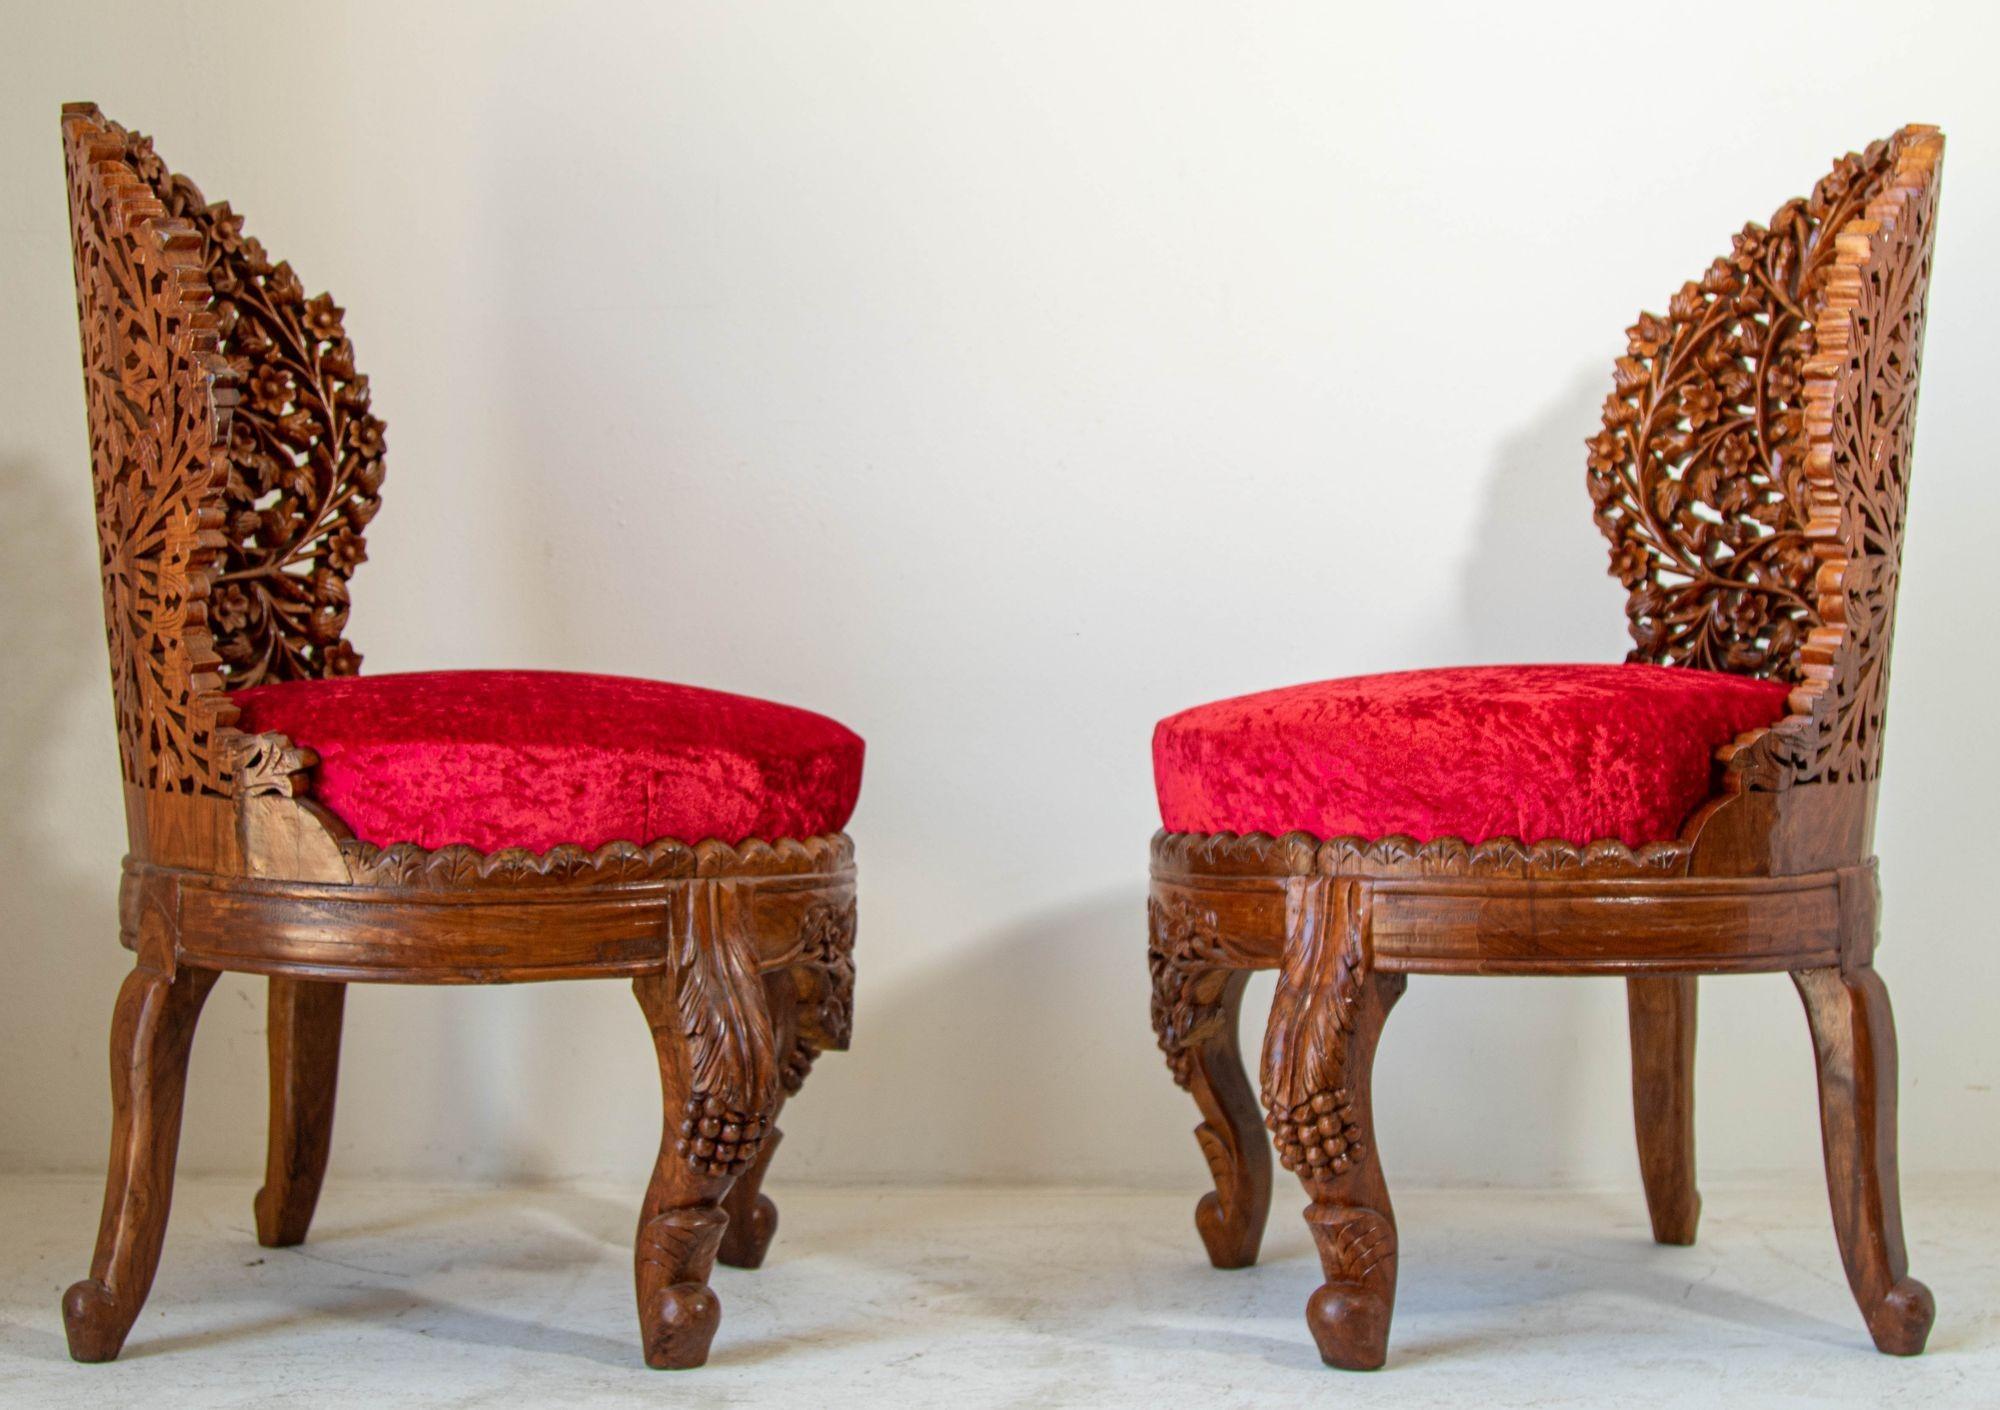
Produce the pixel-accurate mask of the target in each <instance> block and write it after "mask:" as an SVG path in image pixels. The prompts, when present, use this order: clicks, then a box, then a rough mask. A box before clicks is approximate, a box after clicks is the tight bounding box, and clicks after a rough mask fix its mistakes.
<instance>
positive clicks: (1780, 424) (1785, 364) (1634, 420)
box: [1588, 142, 1891, 679]
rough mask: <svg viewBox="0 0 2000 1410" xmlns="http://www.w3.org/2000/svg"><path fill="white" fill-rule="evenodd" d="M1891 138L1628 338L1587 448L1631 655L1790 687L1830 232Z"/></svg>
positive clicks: (1812, 567) (1803, 609) (1801, 621)
mask: <svg viewBox="0 0 2000 1410" xmlns="http://www.w3.org/2000/svg"><path fill="white" fill-rule="evenodd" d="M1890 165H1891V151H1890V144H1889V143H1886V142H1878V143H1876V144H1874V145H1873V146H1871V147H1869V148H1868V150H1867V151H1866V152H1864V153H1860V154H1850V155H1848V156H1846V157H1843V158H1841V159H1840V160H1839V161H1838V162H1836V163H1835V164H1834V168H1833V170H1832V171H1831V172H1830V173H1829V174H1828V175H1827V177H1826V178H1825V180H1823V181H1821V182H1820V183H1819V185H1818V186H1817V187H1815V188H1814V190H1813V193H1812V196H1811V197H1810V198H1808V199H1804V200H1792V201H1788V202H1787V203H1786V204H1785V205H1783V206H1781V207H1779V209H1778V211H1777V213H1776V214H1775V215H1774V216H1772V218H1771V223H1770V225H1769V226H1768V227H1765V226H1760V225H1755V224H1752V225H1746V226H1745V227H1744V228H1743V230H1742V231H1741V232H1740V233H1739V234H1738V235H1737V236H1736V238H1735V241H1734V247H1733V248H1732V250H1731V252H1730V254H1729V255H1727V256H1726V257H1724V258H1722V259H1718V260H1716V261H1715V262H1714V263H1713V264H1712V265H1710V266H1709V268H1708V271H1707V272H1706V273H1705V274H1704V275H1703V276H1702V277H1701V278H1700V279H1699V280H1694V281H1690V282H1689V283H1687V284H1684V285H1682V287H1681V289H1680V291H1679V292H1678V293H1676V294H1675V295H1674V297H1673V299H1672V300H1671V301H1670V302H1669V303H1668V305H1667V314H1666V316H1665V317H1660V316H1659V315H1656V314H1652V313H1644V314H1641V315H1640V316H1639V320H1638V321H1637V322H1636V323H1634V324H1633V325H1632V327H1631V328H1630V329H1629V330H1627V345H1626V355H1625V356H1624V357H1622V358H1620V359H1618V362H1617V366H1616V369H1615V371H1614V374H1613V388H1612V391H1611V394H1610V395H1609V396H1608V397H1607V398H1606V400H1605V403H1604V429H1603V430H1602V431H1600V432H1599V433H1598V434H1597V435H1596V436H1595V437H1593V438H1592V439H1591V440H1590V441H1589V443H1588V444H1589V450H1590V457H1589V485H1590V495H1591V501H1592V503H1593V504H1594V505H1595V507H1596V520H1597V524H1598V527H1599V528H1600V529H1601V530H1602V531H1603V532H1604V534H1605V536H1606V537H1607V538H1608V539H1609V540H1610V544H1611V571H1612V574H1613V576H1615V577H1616V578H1617V579H1618V581H1619V582H1620V583H1622V584H1623V585H1624V586H1625V588H1626V589H1627V591H1628V593H1629V594H1630V596H1629V599H1628V601H1627V604H1626V612H1627V616H1628V617H1629V618H1630V620H1631V630H1632V639H1633V642H1634V649H1633V651H1632V653H1631V659H1632V660H1635V661H1648V662H1658V663H1678V664H1684V665H1691V666H1699V667H1704V668H1707V669H1711V670H1726V671H1734V672H1737V673H1739V674H1744V675H1756V676H1768V677H1776V678H1779V679H1789V678H1793V677H1795V676H1796V675H1797V673H1798V670H1799V664H1800V650H1801V648H1802V647H1803V645H1804V643H1805V640H1806V636H1807V634H1808V632H1810V630H1811V629H1812V628H1813V627H1815V626H1817V625H1819V623H1820V612H1819V607H1818V603H1817V601H1816V598H1815V593H1814V590H1813V579H1814V575H1815V573H1816V571H1817V560H1816V558H1815V556H1814V552H1813V547H1812V543H1811V541H1810V538H1809V536H1808V534H1807V529H1808V526H1809V525H1810V523H1811V520H1812V516H1813V502H1812V495H1811V492H1810V487H1809V484H1808V481H1807V475H1806V464H1805V462H1806V432H1805V418H1804V401H1803V394H1804V387H1805V365H1806V363H1807V361H1808V359H1810V358H1811V356H1812V353H1813V327H1814V322H1815V319H1816V316H1817V310H1818V306H1819V303H1820V301H1821V299H1822V298H1823V297H1824V291H1825V282H1826V271H1827V269H1828V268H1829V266H1830V264H1831V262H1832V257H1833V252H1834V241H1833V239H1832V238H1831V236H1832V235H1833V234H1834V233H1835V232H1837V231H1838V230H1840V228H1841V227H1842V226H1844V225H1845V224H1846V223H1847V222H1848V221H1849V220H1850V219H1852V218H1853V217H1854V216H1855V215H1857V214H1859V213H1860V211H1861V210H1862V209H1863V207H1865V206H1866V204H1867V202H1868V201H1869V199H1871V197H1872V196H1873V195H1874V194H1875V193H1876V192H1877V191H1878V190H1880V188H1881V186H1882V183H1883V180H1884V179H1885V177H1886V176H1887V174H1888V172H1889V170H1890Z"/></svg>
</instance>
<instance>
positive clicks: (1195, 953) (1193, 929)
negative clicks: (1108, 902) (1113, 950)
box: [1146, 892, 1242, 1165]
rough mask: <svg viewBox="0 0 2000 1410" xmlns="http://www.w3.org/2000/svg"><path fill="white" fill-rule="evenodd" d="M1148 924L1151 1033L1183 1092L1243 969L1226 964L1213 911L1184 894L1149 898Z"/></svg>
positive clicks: (1220, 1021) (1222, 1017)
mask: <svg viewBox="0 0 2000 1410" xmlns="http://www.w3.org/2000/svg"><path fill="white" fill-rule="evenodd" d="M1146 920H1147V936H1148V938H1147V945H1146V967H1147V969H1148V970H1149V971H1150V972H1151V974H1152V980H1153V1033H1154V1036H1155V1037H1156V1038H1157V1039H1158V1041H1159V1044H1160V1051H1161V1052H1162V1053H1164V1054H1165V1055H1166V1059H1167V1067H1168V1069H1169V1070H1170V1071H1171V1072H1172V1073H1173V1074H1174V1081H1175V1082H1176V1083H1178V1084H1179V1085H1180V1086H1181V1087H1183V1088H1186V1087H1187V1086H1188V1085H1189V1084H1190V1083H1191V1082H1192V1081H1193V1080H1194V1064H1195V1049H1196V1048H1197V1047H1198V1046H1199V1045H1200V1044H1201V1042H1202V1041H1203V1040H1204V1039H1205V1038H1207V1037H1209V1036H1210V1035H1211V1034H1212V1033H1214V1032H1215V1031H1216V1030H1217V1029H1218V1028H1220V1027H1221V1026H1223V1025H1224V1024H1225V1023H1226V1022H1227V1017H1228V1016H1227V1015H1226V1014H1225V1013H1224V1011H1223V1006H1222V995H1223V989H1224V987H1225V986H1226V984H1227V982H1228V978H1229V973H1230V971H1231V970H1233V969H1240V968H1241V967H1242V966H1241V965H1240V964H1237V963H1235V962H1233V961H1231V960H1230V958H1229V956H1228V953H1227V951H1226V950H1225V948H1224V946H1223V942H1222V934H1221V930H1220V927H1219V924H1218V922H1217V920H1216V915H1215V912H1214V911H1213V910H1212V909H1210V908H1208V907H1206V906H1203V905H1201V904H1200V903H1199V902H1197V901H1194V900H1192V899H1191V898H1190V897H1188V896H1187V895H1185V894H1183V893H1180V892H1175V893H1172V894H1170V895H1168V896H1167V897H1165V898H1162V897H1160V896H1157V895H1156V896H1154V897H1152V898H1151V899H1150V900H1149V901H1148V902H1147V905H1146ZM1204 1148H1205V1147H1204ZM1210 1163H1211V1165H1212V1164H1213V1163H1214V1157H1213V1154H1212V1153H1211V1155H1210Z"/></svg>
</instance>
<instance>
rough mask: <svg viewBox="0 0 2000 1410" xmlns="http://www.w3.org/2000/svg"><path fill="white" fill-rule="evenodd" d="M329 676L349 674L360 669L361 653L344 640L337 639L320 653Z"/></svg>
mask: <svg viewBox="0 0 2000 1410" xmlns="http://www.w3.org/2000/svg"><path fill="white" fill-rule="evenodd" d="M320 660H321V661H323V662H324V663H325V665H326V673H327V674H328V675H330V676H351V675H354V674H355V673H357V672H358V671H360V669H361V653H360V652H358V651H356V650H355V649H354V648H353V647H351V646H349V645H348V644H347V643H346V642H344V641H337V642H335V643H334V644H333V645H332V646H329V647H327V648H326V650H325V651H323V652H322V653H320Z"/></svg>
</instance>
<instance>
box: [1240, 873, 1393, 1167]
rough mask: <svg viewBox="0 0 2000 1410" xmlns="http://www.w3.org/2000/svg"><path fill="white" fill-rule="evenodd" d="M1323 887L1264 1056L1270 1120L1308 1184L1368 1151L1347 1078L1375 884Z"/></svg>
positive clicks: (1283, 988) (1289, 962) (1293, 956)
mask: <svg viewBox="0 0 2000 1410" xmlns="http://www.w3.org/2000/svg"><path fill="white" fill-rule="evenodd" d="M1315 885H1316V886H1318V887H1319V888H1320V891H1321V894H1320V895H1319V897H1318V899H1317V904H1318V905H1319V906H1320V907H1322V908H1323V909H1322V910H1321V911H1320V913H1319V914H1318V915H1316V916H1313V917H1310V918H1309V919H1308V920H1307V922H1306V923H1305V924H1304V925H1303V926H1302V927H1301V933H1300V934H1299V935H1297V936H1296V937H1294V939H1293V940H1292V943H1291V944H1289V945H1288V946H1287V947H1286V952H1285V963H1284V966H1283V967H1282V968H1281V969H1280V970H1279V972H1278V991H1277V994H1276V995H1275V997H1274V998H1273V1000H1272V1003H1271V1021H1270V1025H1269V1026H1268V1027H1267V1028H1266V1029H1265V1031H1264V1063H1263V1073H1264V1084H1263V1100H1264V1108H1265V1111H1266V1112H1267V1113H1268V1114H1267V1116H1266V1117H1265V1125H1267V1126H1269V1127H1270V1128H1271V1136H1272V1140H1273V1142H1274V1143H1275V1144H1276V1146H1277V1149H1278V1161H1279V1163H1280V1164H1281V1165H1283V1166H1284V1167H1285V1169H1287V1170H1291V1171H1295V1172H1297V1173H1298V1174H1299V1175H1300V1177H1301V1178H1303V1179H1306V1180H1308V1181H1316V1180H1325V1179H1331V1178H1332V1177H1334V1176H1336V1175H1341V1174H1344V1173H1346V1171H1347V1170H1348V1169H1349V1167H1351V1166H1353V1165H1355V1164H1357V1163H1359V1162H1360V1161H1361V1160H1363V1159H1365V1158H1366V1157H1367V1154H1368V1152H1367V1147H1366V1146H1365V1144H1364V1143H1363V1142H1362V1139H1361V1124H1360V1119H1359V1113H1358V1112H1357V1110H1356V1105H1355V1096H1354V1093H1353V1091H1352V1090H1351V1088H1350V1087H1349V1085H1348V1080H1347V1079H1348V1074H1349V1068H1350V1066H1351V1060H1350V1054H1349V1048H1350V1044H1351V1041H1352V1039H1353V1037H1354V1034H1355V1031H1356V1027H1357V1012H1358V1009H1359V1007H1360V1003H1361V991H1362V985H1363V983H1364V982H1365V981H1366V979H1367V977H1368V957H1367V948H1366V942H1365V935H1366V933H1367V916H1366V913H1365V912H1366V907H1367V904H1368V901H1367V895H1366V888H1365V887H1363V886H1361V885H1359V884H1357V883H1355V882H1352V881H1342V880H1328V881H1324V882H1318V883H1315Z"/></svg>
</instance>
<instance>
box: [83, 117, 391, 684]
mask: <svg viewBox="0 0 2000 1410" xmlns="http://www.w3.org/2000/svg"><path fill="white" fill-rule="evenodd" d="M103 128H104V130H105V131H106V132H108V133H111V134H113V135H115V137H116V139H117V140H118V141H119V142H120V144H121V145H122V147H123V153H124V158H125V160H126V161H127V162H128V163H129V164H130V165H131V168H132V170H133V171H134V172H136V173H137V175H138V177H139V179H140V180H142V181H143V182H145V183H146V185H147V187H149V188H150V189H151V190H152V192H153V194H154V196H156V197H157V198H158V199H159V201H160V203H161V204H162V205H163V206H164V207H165V209H166V212H167V213H168V214H169V215H170V216H174V217H177V218H179V219H180V220H183V221H185V222H186V223H187V226H188V227H189V228H190V229H191V230H192V231H193V233H194V235H195V237H196V239H197V240H198V242H199V245H198V252H199V261H200V267H201V269H202V271H203V273H204V274H205V276H206V280H207V283H208V287H209V290H210V292H211V295H212V305H213V310H214V314H215V319H216V327H217V331H218V333H219V335H220V338H221V345H220V351H221V354H222V356H223V357H224V358H226V359H227V360H228V362H229V365H230V368H231V370H232V372H233V374H234V376H235V378H236V380H237V381H238V382H239V383H240V385H241V387H242V400H241V402H240V404H239V405H238V406H237V408H236V411H235V414H234V415H233V416H232V417H231V418H230V419H229V422H228V425H227V428H226V440H225V441H224V448H225V450H226V455H225V461H226V479H225V481H224V485H223V496H222V511H223V516H222V521H221V523H220V525H219V526H218V527H219V528H221V530H222V536H223V539H224V540H225V542H224V544H223V553H222V558H221V562H220V567H221V572H220V575H219V577H218V579H217V582H216V585H215V589H214V592H213V593H212V595H211V598H210V602H209V620H210V623H211V626H212V629H213V632H214V637H215V650H216V652H217V654H218V655H219V656H220V657H221V660H222V670H223V675H224V676H225V678H226V679H227V681H228V683H229V685H230V686H232V687H235V686H244V685H257V684H259V683H261V682H264V681H274V680H303V679H311V678H316V677H320V676H339V675H352V674H353V673H354V672H355V671H356V670H357V669H358V668H359V667H360V664H361V657H360V655H359V654H358V653H357V652H356V651H355V650H354V648H353V647H352V646H350V645H349V644H348V643H347V641H346V640H345V636H344V634H345V632H346V630H347V616H348V606H349V597H348V586H347V584H348V579H349V578H350V577H352V576H353V574H354V570H355V568H356V567H358V566H359V565H360V564H361V563H362V562H364V561H365V560H366V559H367V557H368V549H367V545H366V543H365V542H364V540H363V534H364V533H365V532H366V530H367V527H368V523H369V521H370V520H372V519H373V518H374V517H375V511H376V510H377V509H378V508H379V507H380V505H381V500H380V498H379V496H380V492H381V489H382V478H383V473H384V466H383V451H384V440H383V425H382V422H381V421H380V420H379V419H378V418H376V417H375V416H374V415H373V414H372V413H371V412H370V411H369V409H368V401H369V391H368V378H367V377H366V376H364V375H362V374H361V373H359V372H357V371H355V368H354V346H353V344H352V343H350V342H349V341H348V338H347V333H346V329H345V328H344V327H343V324H342V320H343V318H344V316H345V315H344V311H343V310H342V309H341V308H340V307H339V306H338V305H337V304H335V303H334V301H333V298H332V296H330V295H328V294H319V295H316V296H314V297H312V298H307V297H306V292H305V287H304V285H302V284H301V283H300V282H299V277H298V275H297V273H295V272H294V271H293V269H292V267H291V265H290V264H289V263H286V262H284V261H279V262H277V263H273V262H272V260H271V258H270V256H269V255H268V254H267V253H266V252H265V250H264V247H263V245H261V244H260V243H259V242H258V241H257V240H255V239H253V238H251V237H248V236H246V235H244V233H243V217H241V216H240V215H237V214H236V213H235V212H234V211H232V210H231V209H230V208H229V205H228V203H227V202H219V203H217V204H215V205H210V204H209V203H208V202H207V201H206V200H204V199H203V197H202V194H201V191H200V190H199V188H197V187H196V186H195V184H194V183H193V182H192V181H190V180H188V179H187V178H186V177H185V176H178V175H176V174H174V173H173V172H171V171H169V170H168V169H167V167H166V164H165V163H164V162H162V161H161V160H160V158H159V156H158V154H157V153H155V152H154V150H153V143H152V139H150V138H148V137H144V136H141V135H139V134H137V133H128V132H126V131H124V129H122V128H120V127H118V126H117V125H116V124H114V123H103Z"/></svg>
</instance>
